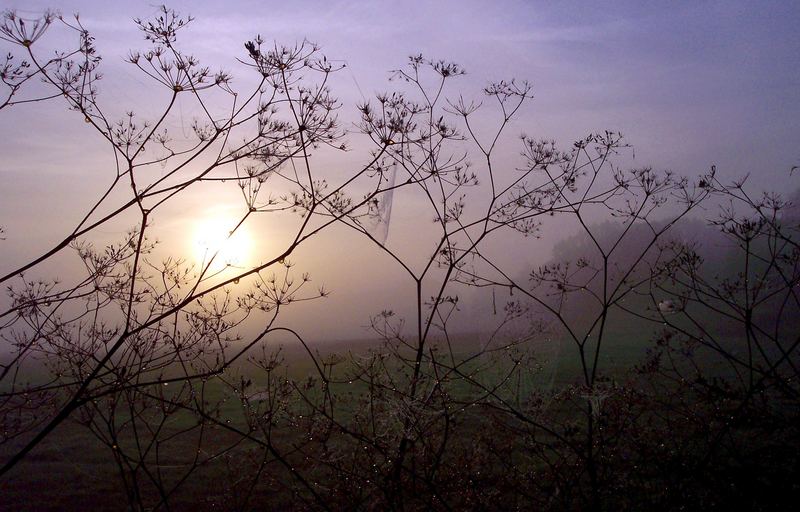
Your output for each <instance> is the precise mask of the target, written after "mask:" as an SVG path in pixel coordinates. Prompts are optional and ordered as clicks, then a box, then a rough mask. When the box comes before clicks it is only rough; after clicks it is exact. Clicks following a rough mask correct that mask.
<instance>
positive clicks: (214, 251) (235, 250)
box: [192, 214, 253, 272]
mask: <svg viewBox="0 0 800 512" xmlns="http://www.w3.org/2000/svg"><path fill="white" fill-rule="evenodd" d="M238 222H239V219H237V218H235V217H234V216H232V215H225V214H221V215H215V216H213V217H207V218H204V219H200V220H198V222H197V223H196V224H195V227H194V237H193V239H192V240H193V254H194V259H195V262H196V263H197V264H198V265H200V266H201V267H202V268H205V267H206V265H208V263H209V262H211V266H210V267H209V269H208V270H209V271H210V272H219V271H221V270H224V269H225V268H238V269H242V268H244V267H246V266H247V265H248V264H249V261H250V259H251V252H252V246H253V243H252V242H253V240H252V237H251V236H250V233H249V231H248V229H247V226H246V225H244V224H243V225H241V226H239V227H238V228H237V227H236V225H237V223H238ZM234 229H235V231H234ZM212 258H213V261H212Z"/></svg>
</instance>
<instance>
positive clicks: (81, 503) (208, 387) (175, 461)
mask: <svg viewBox="0 0 800 512" xmlns="http://www.w3.org/2000/svg"><path fill="white" fill-rule="evenodd" d="M655 334H656V330H654V329H651V330H650V331H649V332H648V331H645V330H642V329H641V328H631V329H617V330H616V331H612V332H610V333H609V335H608V336H607V338H606V340H605V341H604V345H603V347H602V350H601V359H600V361H601V365H602V369H603V371H604V372H606V373H608V374H609V375H611V376H615V375H617V376H620V377H621V376H622V375H624V373H625V372H626V371H627V370H628V369H630V368H631V367H632V366H634V365H635V364H637V363H639V362H641V361H642V360H643V358H644V356H645V354H646V351H647V349H648V347H652V346H653V341H652V339H653V337H654V336H655ZM479 343H480V340H479V339H478V338H477V337H474V336H473V337H471V336H463V337H460V338H459V339H458V346H457V347H456V348H457V352H456V354H455V357H456V359H459V358H463V357H466V356H467V355H469V354H471V353H473V352H474V350H475V349H476V348H477V347H478V345H479ZM373 350H377V351H381V350H383V349H382V348H381V344H380V342H377V341H355V342H346V341H344V342H337V343H330V344H327V345H325V346H324V349H321V350H319V355H320V356H321V358H322V359H324V358H325V356H326V355H329V354H332V353H339V354H343V353H348V354H350V355H351V356H352V357H353V358H354V359H356V360H357V359H358V358H360V357H365V356H366V355H367V354H369V353H370V351H373ZM525 350H527V351H528V353H527V354H528V355H529V356H531V357H530V359H527V360H526V361H527V362H528V363H527V364H530V366H528V367H524V368H523V371H522V372H520V373H519V375H518V376H517V378H516V381H515V380H513V379H512V380H510V381H509V383H508V387H507V390H508V392H514V391H520V392H521V393H522V394H528V393H530V392H534V391H538V392H542V393H545V394H547V393H550V392H554V391H556V390H558V389H560V388H562V387H563V386H565V385H569V384H573V383H576V382H579V381H580V377H581V366H580V363H579V359H578V351H577V348H576V346H575V345H574V344H573V343H571V342H568V341H564V340H557V339H554V338H548V337H544V336H543V337H542V338H541V339H535V340H533V341H532V342H530V344H529V345H527V346H526V347H525ZM282 353H283V356H284V358H285V360H284V365H283V367H282V368H281V369H280V371H281V372H283V373H282V374H281V375H282V376H283V377H285V378H286V379H289V380H293V381H296V382H303V381H304V380H305V379H307V378H308V376H310V375H315V374H316V367H315V366H314V364H313V363H312V361H311V360H310V358H309V357H308V354H307V353H306V352H305V349H303V348H302V347H301V346H299V345H293V346H291V345H287V346H285V347H284V348H283V350H282ZM508 361H509V359H508V357H506V355H505V354H504V352H503V350H498V351H497V352H495V353H493V354H492V355H490V356H482V357H481V358H478V359H476V360H474V361H472V362H470V363H469V364H466V365H465V366H464V371H466V372H468V371H469V370H470V369H474V368H477V367H478V366H482V367H483V370H482V371H483V376H482V378H483V379H486V380H487V381H491V380H492V379H497V378H500V376H501V375H503V374H504V372H505V370H506V369H507V367H508V365H509V362H508ZM397 371H398V372H399V371H401V368H399V366H398V369H397ZM351 372H352V367H351V366H350V365H348V363H346V362H345V363H342V364H341V365H339V366H337V367H336V370H335V372H334V377H335V378H339V379H341V380H342V382H340V383H338V384H335V385H334V386H333V391H334V392H335V393H337V394H339V395H340V396H342V397H346V396H348V395H347V393H352V394H353V395H358V393H359V392H360V391H361V390H363V389H364V384H363V383H361V384H359V383H358V382H354V383H353V384H350V383H349V382H348V381H347V376H348V374H350V373H351ZM242 377H244V378H249V379H251V380H252V381H253V384H252V388H251V389H253V390H254V392H255V391H257V390H258V389H261V388H262V387H263V386H265V384H266V383H265V381H264V376H263V374H261V373H260V372H257V371H256V370H255V367H253V366H252V365H249V364H247V363H244V364H242V365H239V367H237V368H234V369H232V370H231V371H229V372H226V374H225V375H224V376H223V377H222V378H224V379H227V380H229V381H234V380H235V379H237V378H242ZM222 384H223V383H222V382H221V381H220V380H217V379H209V380H208V382H207V383H206V384H205V392H206V394H205V398H206V399H207V400H208V401H210V402H220V408H219V417H220V418H222V420H223V421H227V422H229V424H230V425H231V426H234V427H238V428H242V429H244V428H246V425H245V421H244V418H245V416H246V414H245V413H246V409H245V407H244V406H243V404H242V401H241V400H239V399H237V398H236V397H235V396H233V395H232V394H231V393H230V390H229V389H226V387H225V386H223V385H222ZM452 392H453V393H454V394H456V395H458V394H462V395H463V396H464V397H467V396H468V395H469V394H470V393H472V392H474V389H471V388H470V386H469V385H467V384H464V383H463V382H461V383H460V384H459V383H456V384H455V386H454V389H453V390H452ZM223 399H224V400H223ZM355 406H356V404H355V403H353V404H348V403H347V402H346V401H345V402H344V403H342V402H340V411H341V413H342V414H344V415H345V416H347V415H349V414H352V413H353V412H354V411H353V410H352V407H355ZM118 420H119V421H122V420H124V418H118ZM196 424H197V418H196V417H194V416H192V415H191V414H188V413H180V412H179V413H176V414H173V415H172V416H170V418H169V419H168V420H167V421H166V422H165V423H164V425H163V427H162V429H163V430H162V431H161V434H162V437H168V435H169V434H170V433H179V432H181V431H183V430H185V429H189V428H191V427H193V426H195V425H196ZM198 435H199V433H198V431H197V430H196V429H195V430H194V431H192V433H190V434H188V435H183V436H178V437H175V438H174V439H170V440H169V442H164V443H163V444H162V445H161V446H160V450H161V452H160V453H159V454H158V457H159V458H158V464H156V465H155V467H156V468H157V471H158V472H159V474H158V475H157V476H158V477H159V478H162V479H163V480H164V481H176V480H177V479H179V478H180V475H181V474H182V473H183V471H184V470H185V469H186V467H188V466H187V464H189V463H190V462H191V460H192V458H193V455H194V453H195V452H196V451H197V446H198V445H197V444H196V443H197V439H198ZM205 435H207V436H210V437H206V440H205V444H204V445H203V446H204V447H205V448H203V450H204V453H203V454H202V455H204V456H205V455H208V454H210V453H211V452H214V451H220V450H222V449H223V448H229V449H228V451H226V452H225V453H224V454H222V455H220V456H219V457H216V458H214V459H212V460H210V461H208V462H207V463H206V464H205V465H203V466H202V467H200V468H199V469H198V470H197V471H195V472H194V473H193V474H192V476H191V477H190V479H189V480H188V481H186V482H185V483H184V484H183V485H182V487H181V489H180V491H179V492H178V493H177V494H176V495H175V496H174V497H171V498H170V502H171V504H174V507H175V509H177V510H183V509H191V510H220V509H223V510H224V509H228V508H230V507H229V505H230V503H231V500H234V501H235V499H236V496H235V494H236V493H237V492H238V491H237V489H236V488H235V486H229V485H227V484H226V482H230V481H231V480H233V481H236V479H237V478H239V479H242V478H247V475H237V469H238V470H241V469H242V468H244V467H247V464H244V463H242V464H239V462H237V461H245V460H249V457H250V456H251V455H252V450H251V448H248V447H246V446H245V445H239V444H237V441H238V440H239V438H238V437H237V436H236V435H235V434H232V433H230V432H225V430H224V429H219V428H215V429H212V430H209V431H208V432H206V433H205ZM275 435H277V436H282V437H283V438H284V440H286V441H291V440H292V436H293V435H294V432H292V431H291V429H288V430H286V431H283V432H277V433H276V434H275ZM23 441H24V440H23V439H19V440H15V441H13V442H10V443H7V444H5V445H0V455H2V457H3V458H6V457H8V456H9V454H11V453H13V452H14V451H15V450H17V449H19V447H20V446H21V445H22V442H23ZM118 442H119V443H120V446H122V447H123V448H124V449H130V450H133V449H134V448H135V446H134V445H133V444H132V443H133V440H132V439H124V438H120V439H118ZM113 455H114V452H113V450H112V449H111V448H110V447H109V446H107V445H104V444H103V443H102V442H101V441H100V440H99V439H98V437H97V436H96V435H94V434H93V433H92V432H90V431H89V429H88V428H87V427H86V426H85V425H81V424H78V423H77V422H75V421H68V422H66V423H64V424H63V425H61V426H60V427H59V428H58V429H57V430H56V431H54V432H53V433H52V434H51V435H50V436H49V437H47V438H46V439H45V441H44V442H42V443H41V444H40V445H38V446H37V447H36V448H35V449H34V450H33V451H32V452H31V453H30V454H29V455H28V456H27V457H26V458H25V459H24V460H23V461H22V462H21V463H20V464H19V465H18V466H17V467H16V468H15V469H14V470H12V472H11V473H10V475H8V476H7V477H6V478H4V479H3V480H2V482H0V509H2V510H19V511H24V510H37V511H42V510H43V511H49V510H53V511H55V510H79V509H87V508H91V509H93V510H120V509H123V508H125V507H126V504H127V500H126V496H125V492H124V488H123V487H122V484H121V480H120V478H119V472H118V467H117V465H116V463H115V462H114V456H113ZM151 458H152V457H151ZM237 466H238V467H237ZM284 472H285V470H284V469H283V468H281V467H279V466H278V465H276V464H273V465H271V466H270V467H269V468H268V471H267V474H271V475H273V476H277V475H281V474H283V473H284ZM266 488H267V486H265V487H264V488H261V487H259V486H256V488H255V492H256V494H259V493H264V494H263V495H261V496H257V499H256V500H255V502H259V501H262V500H263V501H265V502H269V503H273V504H275V503H278V504H279V502H280V500H283V499H287V496H286V495H280V496H268V495H267V494H266V492H267V491H266ZM276 500H277V501H276Z"/></svg>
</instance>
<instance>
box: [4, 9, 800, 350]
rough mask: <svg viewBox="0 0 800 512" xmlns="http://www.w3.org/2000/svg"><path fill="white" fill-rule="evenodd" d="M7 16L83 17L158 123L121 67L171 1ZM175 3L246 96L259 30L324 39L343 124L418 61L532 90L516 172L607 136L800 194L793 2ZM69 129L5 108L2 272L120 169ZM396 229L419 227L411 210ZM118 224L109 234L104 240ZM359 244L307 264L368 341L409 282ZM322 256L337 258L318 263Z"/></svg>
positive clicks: (323, 248)
mask: <svg viewBox="0 0 800 512" xmlns="http://www.w3.org/2000/svg"><path fill="white" fill-rule="evenodd" d="M1 5H2V7H3V8H6V9H17V10H18V12H19V14H20V15H23V16H33V15H35V13H37V12H40V11H41V10H43V9H45V8H51V9H58V10H60V11H61V12H62V13H63V14H65V15H67V14H69V13H73V12H79V13H80V15H81V20H82V23H83V24H84V26H85V27H86V28H87V29H89V30H90V31H91V32H92V33H93V34H94V35H95V37H96V47H97V48H98V50H99V52H100V54H101V55H103V58H104V61H103V64H102V66H103V72H104V73H105V78H104V80H103V82H101V84H100V94H101V96H100V97H101V101H103V102H105V104H106V105H108V108H109V109H110V110H114V109H116V110H118V111H119V112H120V113H121V112H124V111H125V110H128V109H136V110H137V112H140V113H141V114H142V115H143V116H144V117H146V116H147V114H148V113H151V112H150V111H149V110H148V109H149V108H150V105H149V102H150V100H151V99H152V96H151V93H150V92H149V88H148V87H149V85H148V84H147V82H146V80H145V79H143V78H142V77H141V76H140V75H138V74H137V73H136V72H135V70H133V69H131V66H130V65H128V64H125V63H124V62H123V60H124V57H125V56H126V55H127V53H128V51H129V50H130V49H143V48H146V44H145V42H144V41H143V40H142V39H141V37H140V35H139V34H138V32H137V30H136V27H135V25H134V24H133V23H132V19H133V18H136V17H140V18H147V17H150V16H152V15H154V14H156V13H157V11H158V5H157V4H154V3H150V2H137V1H130V2H125V3H121V2H109V1H102V2H99V1H69V2H58V1H51V2H40V1H38V0H25V1H24V2H23V1H16V0H11V1H8V0H4V1H3V2H2V3H1ZM169 7H171V8H174V9H176V10H177V11H179V12H180V13H182V14H190V15H192V16H194V17H195V18H196V19H195V21H194V22H192V24H191V25H190V27H189V28H187V30H186V31H185V34H182V35H181V41H182V42H181V45H182V47H183V48H186V49H190V52H191V53H192V54H194V55H196V56H197V57H199V58H200V59H201V60H202V61H203V62H204V63H205V64H206V65H210V66H211V67H212V68H216V67H221V68H222V69H225V70H229V71H230V72H231V73H232V74H233V76H234V84H235V85H237V86H239V85H242V86H246V85H247V83H248V82H247V80H248V79H247V78H246V76H244V70H242V68H241V66H240V65H238V64H237V62H236V60H235V59H236V58H237V57H239V58H242V57H244V55H245V51H244V48H243V43H244V42H245V41H247V40H250V39H252V38H253V37H254V36H255V35H256V34H260V35H261V36H262V37H263V38H264V39H265V40H267V41H273V40H274V41H277V42H279V43H288V44H292V43H294V42H296V41H301V40H303V39H308V40H310V41H313V42H315V43H318V44H319V45H320V46H321V47H322V49H323V51H324V53H325V54H326V55H327V56H328V58H330V59H331V60H334V61H335V62H342V63H346V64H347V67H346V69H345V70H343V71H342V72H341V73H339V74H338V76H337V77H336V79H335V81H334V82H332V87H333V88H334V92H335V94H336V95H337V96H338V97H339V98H340V99H341V100H342V103H343V109H342V113H341V116H342V119H343V120H344V121H345V122H350V121H352V120H354V119H355V118H356V116H355V104H356V103H357V102H360V101H362V100H363V99H364V98H369V97H372V96H374V94H375V93H377V92H381V91H384V90H387V89H389V88H390V87H391V84H390V83H389V82H388V80H387V79H388V77H389V76H390V71H391V70H393V69H396V68H399V67H401V66H403V65H404V63H405V61H406V59H407V57H408V56H409V55H412V54H417V53H422V54H423V55H425V56H426V57H429V58H433V59H446V60H450V61H455V62H458V63H459V64H461V65H462V66H463V67H464V68H465V69H466V71H467V75H466V76H464V77H463V78H460V79H459V81H458V82H457V83H456V84H455V86H454V87H455V89H454V92H455V93H462V94H464V95H465V96H466V97H476V98H477V97H479V96H480V91H481V88H482V87H484V86H486V85H487V84H488V83H489V82H490V81H494V80H499V79H511V78H516V79H519V80H528V81H530V82H531V83H532V84H533V90H534V94H535V99H534V100H533V101H532V102H530V103H529V104H527V105H526V106H525V107H524V108H523V109H522V110H521V111H520V113H519V115H518V117H517V119H516V120H515V121H514V122H513V124H512V125H511V126H510V127H509V133H510V135H511V137H510V139H511V142H509V146H508V148H510V149H508V150H507V152H508V154H509V155H510V156H509V157H508V158H509V159H508V161H507V162H504V163H507V165H509V166H513V165H514V160H513V156H516V153H515V152H516V151H518V149H515V147H514V146H513V141H514V137H515V136H516V135H517V134H519V133H525V134H528V135H532V136H536V137H544V138H552V139H555V140H556V141H558V142H559V143H561V144H562V145H565V146H567V147H568V146H569V144H570V142H571V141H572V140H575V139H577V138H580V137H582V136H584V135H586V134H587V133H591V132H596V131H602V130H606V129H610V130H614V131H620V132H622V133H623V134H624V135H625V136H626V140H627V142H628V143H630V144H632V145H633V147H634V150H635V161H633V162H632V165H651V166H653V167H655V168H657V169H669V170H673V171H675V172H678V173H682V174H687V175H697V174H699V173H701V172H703V171H705V170H707V169H708V168H709V167H710V166H711V165H716V167H717V169H718V170H719V173H720V176H722V177H723V178H724V179H730V180H732V179H736V178H740V177H743V176H745V175H750V176H751V181H753V182H755V183H756V184H757V185H758V186H763V187H765V188H774V189H777V190H780V191H786V192H787V193H788V191H791V190H794V189H795V188H797V176H796V175H795V176H790V174H789V170H790V169H791V167H792V166H795V165H800V144H799V143H798V142H800V141H798V134H800V115H799V114H800V37H798V28H797V27H798V26H800V3H797V2H786V1H774V2H770V1H760V2H745V1H725V2H723V1H712V2H702V1H692V2H657V1H653V2H647V1H629V2H603V3H599V2H571V1H564V2H544V1H497V2H481V1H439V2H402V3H399V2H383V1H327V2H311V1H295V2H270V1H264V0H259V1H229V2H213V3H212V2H172V3H170V4H169ZM58 37H60V36H59V35H58V34H54V35H53V39H51V40H50V41H49V42H48V44H53V45H54V46H57V44H58V41H59V40H58ZM179 107H180V108H184V105H179ZM185 108H186V111H182V110H181V111H180V118H179V119H178V120H177V121H174V122H173V126H172V128H174V129H175V130H180V129H182V130H186V124H187V121H186V120H188V119H190V118H191V117H192V116H193V115H194V113H195V112H194V111H193V110H192V108H193V107H192V106H191V105H189V104H186V105H185ZM73 121H74V114H70V113H68V112H61V111H59V110H53V109H52V108H49V107H48V108H44V107H39V106H33V107H31V108H14V109H11V110H6V111H3V112H0V134H2V137H0V154H2V155H3V157H2V159H1V160H0V225H2V226H3V227H4V229H5V231H6V234H5V235H4V236H6V237H7V240H6V241H4V242H3V245H0V251H3V252H0V254H1V255H2V258H0V259H2V260H3V263H2V264H0V266H1V267H3V269H5V268H6V267H7V266H10V265H13V264H14V263H18V262H20V261H24V260H26V259H29V258H30V257H31V256H32V255H34V254H35V253H37V251H38V252H40V250H41V248H43V247H46V246H47V245H48V244H51V243H52V242H53V241H54V240H56V239H57V238H58V235H59V233H63V231H64V229H67V228H68V226H69V225H70V224H74V221H75V219H76V217H77V216H78V215H79V212H78V210H80V208H76V203H78V204H79V205H80V203H81V202H82V201H83V202H87V203H88V201H89V200H90V197H91V196H92V194H93V193H95V192H96V191H97V190H100V187H101V186H102V183H101V181H102V180H98V178H97V176H98V175H102V174H101V173H102V172H103V168H104V166H107V165H108V161H107V151H106V150H105V149H104V148H103V147H102V144H99V143H97V142H95V141H93V140H92V139H91V138H89V134H88V132H86V131H85V130H86V128H85V127H82V126H80V125H76V124H69V123H72V122H73ZM68 126H69V127H70V128H69V129H67V130H65V129H64V128H65V127H68ZM82 130H84V131H82ZM361 156H363V154H362V155H361ZM219 200H220V201H221V202H220V204H217V205H209V204H208V198H204V197H195V198H194V201H195V202H194V203H193V204H192V205H190V207H187V209H186V210H183V211H175V212H173V218H172V219H171V220H170V221H169V222H168V221H166V220H165V221H164V222H163V223H162V225H161V227H162V229H163V230H164V231H163V233H164V234H163V235H162V236H165V237H170V236H174V237H180V236H183V233H185V232H187V231H191V229H195V228H190V227H187V226H188V224H186V223H187V222H190V221H185V220H184V217H186V216H188V217H192V218H197V217H198V216H203V215H206V216H208V215H212V216H213V214H208V211H210V210H213V209H214V208H218V209H224V208H226V207H227V206H226V205H227V203H225V201H227V199H223V198H221V197H220V198H219ZM398 200H399V199H398ZM201 210H202V211H201ZM397 219H398V222H402V221H403V220H406V221H411V222H413V218H412V216H411V214H410V213H408V212H405V213H404V210H403V209H402V207H400V208H399V209H398V213H397ZM170 222H171V223H170ZM192 225H193V226H196V225H197V222H195V223H194V224H192ZM121 229H124V227H123V226H117V227H113V228H112V227H109V228H108V232H107V233H106V234H108V235H109V236H111V235H113V234H114V233H116V231H114V230H121ZM170 230H171V231H170ZM252 236H254V237H255V238H256V239H261V238H265V237H269V236H275V237H279V236H280V235H279V234H277V233H274V232H259V233H256V234H255V235H252ZM326 236H327V235H326ZM391 236H392V235H390V237H391ZM395 236H396V237H397V236H399V235H395ZM357 244H358V242H357V241H356V240H355V239H354V238H352V237H351V235H348V234H342V233H335V234H332V235H330V236H327V238H326V237H323V238H322V239H321V240H320V242H319V243H318V245H317V246H312V247H311V248H310V249H309V250H308V252H306V253H303V254H299V255H298V259H299V261H300V262H302V263H304V264H305V265H307V266H308V267H309V268H311V269H312V272H316V274H315V276H316V275H319V278H317V279H318V280H319V282H324V283H325V284H326V287H328V288H331V289H332V290H333V296H332V297H333V298H336V297H337V296H338V297H339V298H340V302H339V303H344V304H350V305H351V306H352V305H358V307H357V309H358V313H357V315H356V316H358V318H357V319H355V320H354V321H353V322H352V325H350V326H347V327H341V328H340V327H325V328H324V329H321V330H319V329H318V330H317V332H318V333H320V334H327V335H329V336H332V337H347V336H355V335H358V333H359V332H363V329H362V331H359V329H361V328H362V327H363V325H364V324H365V323H366V320H367V318H368V316H367V314H368V313H369V308H373V309H376V308H377V307H378V305H380V304H382V303H384V302H388V301H387V300H386V298H387V297H388V295H387V293H386V292H387V289H393V288H394V287H395V286H398V287H401V286H402V285H400V284H395V278H397V279H399V277H397V276H395V277H391V278H386V279H382V280H380V279H378V280H376V279H375V277H374V276H371V277H365V275H368V274H369V272H368V271H367V270H368V269H376V268H377V267H376V265H382V264H376V263H374V261H372V260H370V259H369V258H367V257H366V256H364V255H363V254H361V253H360V252H359V251H356V250H354V249H353V248H354V247H359V246H358V245H357ZM551 247H552V244H550V245H541V244H540V245H538V246H533V245H532V246H531V247H530V248H529V249H526V251H527V252H526V253H525V254H523V255H519V256H518V259H519V261H521V262H524V263H530V262H531V261H535V260H537V259H538V260H541V259H544V258H546V257H547V255H548V253H549V250H550V248H551ZM323 253H324V254H326V256H325V258H324V259H325V260H326V262H325V263H323V262H322V261H321V259H320V257H319V254H323ZM359 258H363V260H361V259H359ZM331 260H333V261H338V262H339V263H340V264H337V265H333V264H332V263H330V261H331ZM348 262H349V263H348ZM331 268H336V269H337V270H336V271H335V272H331V271H330V269H331ZM62 271H64V270H62ZM315 278H316V277H315ZM402 289H403V290H404V291H403V292H402V293H406V291H407V290H406V289H405V288H402ZM331 302H333V301H331ZM313 311H314V315H316V316H317V317H318V318H319V321H318V322H315V324H317V325H333V324H335V323H336V322H335V319H336V318H338V317H341V314H342V311H344V310H342V309H336V307H334V306H331V305H326V306H325V307H323V308H321V309H314V310H313ZM348 311H349V310H348ZM372 312H373V313H374V312H375V311H372ZM313 330H314V329H313V328H312V331H313Z"/></svg>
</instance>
